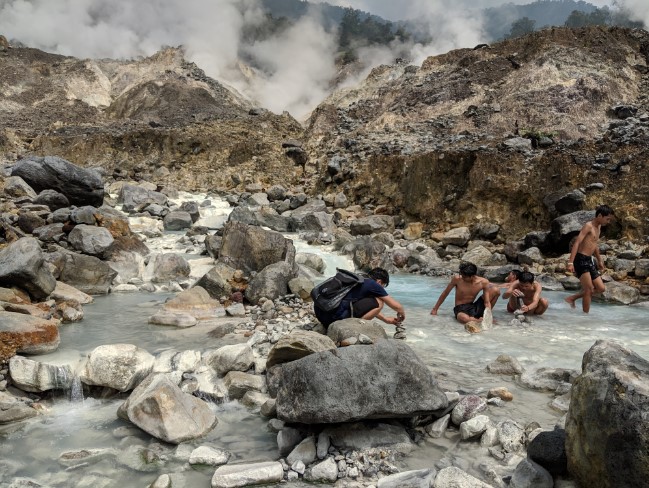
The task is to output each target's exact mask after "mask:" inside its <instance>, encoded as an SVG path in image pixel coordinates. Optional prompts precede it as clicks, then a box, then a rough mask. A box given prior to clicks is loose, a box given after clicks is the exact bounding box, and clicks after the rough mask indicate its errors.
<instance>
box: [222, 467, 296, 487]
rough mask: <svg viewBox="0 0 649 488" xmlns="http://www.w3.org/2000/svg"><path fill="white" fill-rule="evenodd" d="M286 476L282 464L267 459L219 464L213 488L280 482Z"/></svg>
mask: <svg viewBox="0 0 649 488" xmlns="http://www.w3.org/2000/svg"><path fill="white" fill-rule="evenodd" d="M283 477H284V469H283V468H282V464H281V463H280V462H277V461H267V462H262V463H252V464H227V465H225V466H219V467H218V468H217V469H216V471H215V472H214V475H213V476H212V485H211V486H212V488H234V487H238V486H250V485H265V484H269V483H279V482H280V481H282V478H283Z"/></svg>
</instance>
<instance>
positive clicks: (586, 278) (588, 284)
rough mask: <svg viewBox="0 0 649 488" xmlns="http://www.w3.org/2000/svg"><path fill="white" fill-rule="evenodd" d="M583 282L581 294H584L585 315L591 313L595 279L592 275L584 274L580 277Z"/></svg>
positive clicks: (582, 305)
mask: <svg viewBox="0 0 649 488" xmlns="http://www.w3.org/2000/svg"><path fill="white" fill-rule="evenodd" d="M579 281H580V282H581V290H582V291H581V293H582V302H581V308H582V310H583V311H584V313H588V312H590V302H591V300H592V298H593V292H594V291H595V287H594V286H593V279H592V278H591V277H590V273H584V274H582V275H581V276H580V277H579Z"/></svg>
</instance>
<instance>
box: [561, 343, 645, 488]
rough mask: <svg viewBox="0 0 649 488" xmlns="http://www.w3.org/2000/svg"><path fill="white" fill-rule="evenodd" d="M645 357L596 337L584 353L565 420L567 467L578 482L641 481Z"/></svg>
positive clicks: (612, 483)
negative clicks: (580, 370)
mask: <svg viewBox="0 0 649 488" xmlns="http://www.w3.org/2000/svg"><path fill="white" fill-rule="evenodd" d="M647 384H649V362H647V360H645V359H643V358H641V357H640V356H638V355H637V354H635V353H634V352H633V351H631V350H629V349H627V348H626V347H624V346H623V345H621V344H619V343H616V342H612V341H603V340H600V341H597V342H596V343H595V344H594V345H593V346H592V347H591V348H590V349H589V350H588V351H587V352H586V354H584V359H583V362H582V373H581V375H580V376H578V377H577V378H576V379H575V381H574V383H573V387H572V396H571V400H570V409H569V410H568V416H567V419H566V454H567V457H568V470H569V472H570V474H571V475H572V476H573V477H574V478H575V480H576V482H577V484H578V485H579V486H601V487H602V488H613V487H619V486H644V485H645V484H646V480H647V479H648V477H649V425H648V424H647V422H646V418H647V416H648V415H649V390H648V389H647Z"/></svg>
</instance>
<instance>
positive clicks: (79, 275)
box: [58, 252, 117, 295]
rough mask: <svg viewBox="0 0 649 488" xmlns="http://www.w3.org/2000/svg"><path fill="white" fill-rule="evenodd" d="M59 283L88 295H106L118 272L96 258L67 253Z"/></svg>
mask: <svg viewBox="0 0 649 488" xmlns="http://www.w3.org/2000/svg"><path fill="white" fill-rule="evenodd" d="M64 256H65V259H64V261H63V269H62V270H61V274H60V275H59V278H58V279H59V281H62V282H63V283H66V284H68V285H70V286H73V287H75V288H77V289H78V290H80V291H82V292H84V293H87V294H88V295H105V294H107V293H108V292H109V291H110V286H111V284H112V283H113V279H114V278H115V276H117V271H115V270H113V269H112V268H111V267H110V266H109V265H108V264H106V263H105V262H103V261H101V260H100V259H99V258H96V257H95V256H87V255H85V254H75V253H71V252H65V254H64Z"/></svg>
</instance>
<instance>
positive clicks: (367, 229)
mask: <svg viewBox="0 0 649 488" xmlns="http://www.w3.org/2000/svg"><path fill="white" fill-rule="evenodd" d="M393 231H394V217H392V216H390V215H370V216H369V217H363V218H360V219H357V220H353V221H352V222H351V224H350V225H349V232H350V233H351V234H352V235H353V236H364V235H370V234H378V233H379V232H393Z"/></svg>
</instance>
